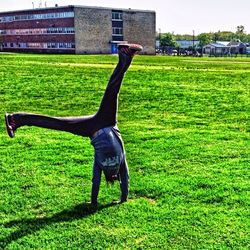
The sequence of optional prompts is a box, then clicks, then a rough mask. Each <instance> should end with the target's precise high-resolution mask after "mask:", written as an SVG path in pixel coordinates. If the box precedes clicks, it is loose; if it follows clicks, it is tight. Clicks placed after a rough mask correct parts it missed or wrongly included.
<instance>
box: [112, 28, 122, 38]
mask: <svg viewBox="0 0 250 250" xmlns="http://www.w3.org/2000/svg"><path fill="white" fill-rule="evenodd" d="M112 35H113V36H122V35H123V29H122V28H120V27H113V34H112Z"/></svg>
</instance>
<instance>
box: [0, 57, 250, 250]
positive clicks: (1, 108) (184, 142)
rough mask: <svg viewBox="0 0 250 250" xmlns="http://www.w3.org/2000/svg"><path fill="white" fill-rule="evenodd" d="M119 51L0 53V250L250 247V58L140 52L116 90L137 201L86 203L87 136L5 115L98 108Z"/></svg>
mask: <svg viewBox="0 0 250 250" xmlns="http://www.w3.org/2000/svg"><path fill="white" fill-rule="evenodd" d="M116 62H117V57H116V56H73V55H72V56H66V55H57V56H56V55H23V54H18V55H17V54H0V67H1V70H0V113H1V117H0V152H1V157H0V192H1V195H0V249H61V250H62V249H171V250H172V249H181V250H182V249H249V248H250V233H249V232H250V217H249V215H250V209H249V207H250V206H249V205H250V204H249V203H250V202H249V201H250V197H249V184H250V183H249V180H250V179H249V176H250V174H249V165H250V135H249V132H250V131H249V130H250V129H249V128H250V124H249V115H250V92H249V89H250V58H181V57H164V56H162V57H161V56H138V57H136V58H135V59H134V61H133V64H132V65H131V67H130V69H129V71H128V72H127V74H126V77H125V79H124V82H123V86H122V89H121V93H120V99H119V100H120V106H119V119H118V120H119V124H118V125H119V128H120V130H121V132H122V135H123V139H124V143H125V148H126V151H127V160H128V164H129V167H130V178H131V184H130V195H129V201H128V202H127V203H124V204H122V205H114V204H112V201H113V200H117V199H118V198H119V194H120V191H119V186H118V184H115V185H114V186H113V187H108V186H106V183H105V181H104V178H103V181H102V184H101V190H100V194H99V202H100V205H99V207H98V209H97V210H93V209H91V207H90V206H89V205H88V201H89V199H90V190H91V178H92V161H93V149H92V147H91V146H90V143H89V139H88V138H81V137H77V136H74V135H71V134H67V133H64V132H59V131H52V130H45V129H41V128H35V127H23V128H21V129H19V130H18V131H17V133H16V137H15V138H14V139H10V138H9V137H8V136H7V134H6V131H5V125H4V113H5V112H16V111H26V112H35V113H40V114H48V115H52V116H73V115H74V116H78V115H87V114H92V113H94V112H96V111H97V108H98V106H99V103H100V100H101V97H102V94H103V92H104V90H105V87H106V83H107V81H108V79H109V76H110V74H111V72H112V69H113V68H114V66H115V64H116Z"/></svg>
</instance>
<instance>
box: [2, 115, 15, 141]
mask: <svg viewBox="0 0 250 250" xmlns="http://www.w3.org/2000/svg"><path fill="white" fill-rule="evenodd" d="M5 125H6V129H7V133H8V135H9V137H10V138H13V137H14V136H15V130H16V124H15V121H14V118H13V116H12V115H10V114H8V113H6V114H5Z"/></svg>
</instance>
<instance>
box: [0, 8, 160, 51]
mask: <svg viewBox="0 0 250 250" xmlns="http://www.w3.org/2000/svg"><path fill="white" fill-rule="evenodd" d="M123 41H128V42H130V43H140V44H142V45H143V46H144V53H145V54H155V12H154V11H144V10H132V9H111V8H102V7H87V6H72V5H70V6H62V7H58V6H55V7H53V8H39V9H30V10H19V11H11V12H1V13H0V51H12V52H38V53H71V54H99V53H104V54H110V53H116V52H117V44H118V43H120V42H123Z"/></svg>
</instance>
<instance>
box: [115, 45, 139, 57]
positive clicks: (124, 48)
mask: <svg viewBox="0 0 250 250" xmlns="http://www.w3.org/2000/svg"><path fill="white" fill-rule="evenodd" d="M117 47H118V50H119V51H120V52H122V53H124V54H126V55H128V56H131V57H133V56H134V55H136V54H138V53H139V52H141V51H142V50H143V47H142V46H141V45H140V44H135V43H120V44H118V46H117Z"/></svg>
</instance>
